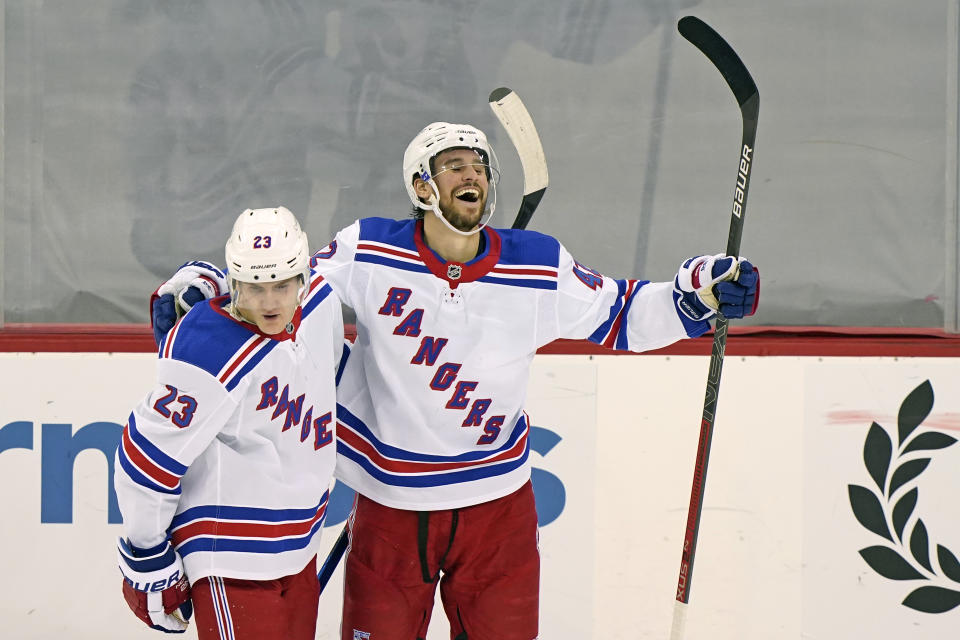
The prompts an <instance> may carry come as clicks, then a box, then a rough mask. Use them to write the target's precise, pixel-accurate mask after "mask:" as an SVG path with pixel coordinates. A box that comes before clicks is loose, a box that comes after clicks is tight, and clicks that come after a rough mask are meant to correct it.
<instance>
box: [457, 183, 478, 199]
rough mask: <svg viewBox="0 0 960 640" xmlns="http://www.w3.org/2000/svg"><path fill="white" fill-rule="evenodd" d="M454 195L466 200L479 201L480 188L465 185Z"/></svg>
mask: <svg viewBox="0 0 960 640" xmlns="http://www.w3.org/2000/svg"><path fill="white" fill-rule="evenodd" d="M453 197H454V198H456V199H457V200H463V201H464V202H477V201H478V200H480V190H479V189H477V188H476V187H465V188H463V189H458V190H457V191H456V192H454V194H453Z"/></svg>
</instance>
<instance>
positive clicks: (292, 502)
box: [114, 207, 343, 640]
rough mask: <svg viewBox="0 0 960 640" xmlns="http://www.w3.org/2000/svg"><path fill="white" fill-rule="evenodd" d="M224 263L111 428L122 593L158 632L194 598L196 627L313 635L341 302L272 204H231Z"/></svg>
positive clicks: (302, 237)
mask: <svg viewBox="0 0 960 640" xmlns="http://www.w3.org/2000/svg"><path fill="white" fill-rule="evenodd" d="M226 260H227V264H228V265H229V267H230V271H229V276H228V277H227V278H226V279H224V278H223V277H222V275H221V274H219V273H218V272H216V271H215V270H211V271H208V272H207V274H206V277H208V278H209V283H212V284H211V286H212V285H213V284H215V285H216V287H217V288H222V289H223V290H224V291H228V292H229V296H226V295H224V296H221V297H216V298H213V299H212V300H209V301H203V302H201V303H198V304H195V305H194V306H193V308H192V309H191V310H190V311H189V313H187V314H186V315H185V316H183V318H182V319H181V320H180V321H179V322H177V324H176V326H174V327H173V329H172V330H171V331H170V332H169V333H168V334H167V335H166V337H165V338H164V339H163V340H162V341H161V343H160V345H159V347H160V349H159V362H158V364H157V385H156V387H155V388H154V389H153V391H151V392H150V393H149V394H148V395H147V397H146V398H145V399H144V400H143V402H141V403H140V404H139V405H138V406H137V407H136V408H135V409H134V410H133V412H132V413H131V414H130V417H129V419H128V421H127V424H126V426H125V427H124V430H123V436H122V440H121V444H120V446H119V448H118V450H117V454H116V458H117V464H116V472H115V475H114V485H115V487H116V491H117V497H118V499H119V503H120V509H121V511H122V513H123V520H124V534H125V536H124V537H122V538H120V540H119V544H118V557H119V565H120V570H121V572H122V574H123V578H124V581H123V595H124V598H125V599H126V601H127V604H128V605H129V606H130V608H131V609H132V610H133V612H134V613H135V614H136V615H137V617H138V618H140V619H141V620H143V621H144V622H145V623H146V624H148V625H150V626H151V627H153V628H154V629H159V630H162V631H167V632H183V631H184V630H186V628H187V625H188V621H189V619H190V616H191V610H193V611H195V612H196V626H197V635H198V637H199V638H200V640H207V639H213V638H218V639H219V638H230V639H237V640H240V639H244V638H246V639H251V640H254V639H255V640H290V639H297V640H312V639H313V637H314V635H315V633H316V618H317V603H318V596H319V588H318V583H317V574H316V568H315V567H316V561H315V558H316V550H317V547H318V545H319V542H320V529H321V526H322V523H323V519H324V515H325V512H326V507H327V498H328V495H329V489H330V483H331V480H332V474H333V468H334V461H335V458H336V456H335V453H334V452H335V446H333V445H334V439H335V415H334V414H335V410H336V405H335V377H336V372H337V369H338V366H339V364H340V357H341V352H342V348H343V346H342V345H343V318H342V311H341V305H340V301H339V299H338V298H337V296H336V295H334V294H333V292H332V291H331V288H330V286H329V285H328V284H327V283H326V282H325V281H324V279H323V277H322V276H320V275H319V274H316V273H312V272H311V270H310V268H309V251H308V246H307V237H306V234H305V233H303V231H301V229H300V225H299V224H298V223H297V220H296V219H295V218H294V216H293V214H291V213H290V211H288V210H287V209H285V208H283V207H277V208H270V209H248V210H247V211H244V212H243V214H241V215H240V217H239V218H238V219H237V221H236V224H235V225H234V227H233V231H232V232H231V234H230V237H229V239H228V240H227V244H226ZM194 267H195V265H194Z"/></svg>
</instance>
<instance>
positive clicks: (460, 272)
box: [413, 220, 500, 289]
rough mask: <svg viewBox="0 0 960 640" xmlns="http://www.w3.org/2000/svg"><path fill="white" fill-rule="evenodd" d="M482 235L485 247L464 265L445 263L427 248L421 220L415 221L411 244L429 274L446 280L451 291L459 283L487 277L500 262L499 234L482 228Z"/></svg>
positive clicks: (488, 228)
mask: <svg viewBox="0 0 960 640" xmlns="http://www.w3.org/2000/svg"><path fill="white" fill-rule="evenodd" d="M480 233H482V234H484V240H486V246H485V247H484V250H483V252H482V253H480V255H478V256H477V257H476V258H474V259H473V260H471V261H470V262H467V263H466V264H464V263H463V262H447V261H446V260H444V259H443V258H441V257H440V256H439V255H437V253H436V252H435V251H434V250H433V249H431V248H430V247H428V246H427V243H426V241H425V240H424V238H423V220H417V226H416V229H414V232H413V242H414V244H416V246H417V252H418V253H419V254H420V258H421V259H422V260H423V263H424V264H425V265H427V269H429V270H430V273H432V274H433V275H435V276H437V277H438V278H440V279H441V280H446V282H447V284H448V285H449V286H450V288H451V289H456V288H457V285H459V284H460V283H461V282H473V281H475V280H479V279H480V278H482V277H483V276H485V275H487V274H488V273H490V272H491V271H493V268H494V267H495V266H497V262H498V261H499V260H500V234H499V233H497V231H496V230H495V229H491V228H490V227H484V228H483V229H481V230H480Z"/></svg>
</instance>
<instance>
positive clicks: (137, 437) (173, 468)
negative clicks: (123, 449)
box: [127, 413, 187, 476]
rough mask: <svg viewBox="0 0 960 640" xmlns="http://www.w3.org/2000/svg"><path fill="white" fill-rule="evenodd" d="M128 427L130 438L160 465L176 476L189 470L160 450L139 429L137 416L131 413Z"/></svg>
mask: <svg viewBox="0 0 960 640" xmlns="http://www.w3.org/2000/svg"><path fill="white" fill-rule="evenodd" d="M127 428H128V430H129V433H130V440H132V441H133V443H134V444H135V445H137V447H138V448H139V449H140V450H141V451H143V453H144V454H145V455H146V456H147V457H148V458H150V460H151V461H153V463H154V464H156V465H157V466H158V467H160V468H161V469H163V470H165V471H169V472H170V473H172V474H173V475H175V476H182V475H183V474H185V473H186V472H187V466H186V465H184V464H180V463H179V462H177V461H176V460H174V459H173V458H171V457H170V456H168V455H167V454H166V453H164V452H163V451H161V450H160V448H158V447H157V446H156V445H154V444H153V443H152V442H150V441H149V440H147V438H146V437H145V436H144V435H143V434H142V433H140V431H139V430H137V420H136V417H135V416H134V415H133V414H132V413H131V414H130V419H129V420H128V422H127Z"/></svg>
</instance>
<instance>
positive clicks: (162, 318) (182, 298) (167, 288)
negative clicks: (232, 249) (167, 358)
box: [150, 260, 229, 344]
mask: <svg viewBox="0 0 960 640" xmlns="http://www.w3.org/2000/svg"><path fill="white" fill-rule="evenodd" d="M225 293H229V288H228V287H227V279H226V277H225V276H224V274H223V272H222V271H220V269H218V268H217V267H215V266H214V265H212V264H210V263H209V262H202V261H199V260H193V261H191V262H187V263H186V264H184V265H183V266H181V267H180V268H179V269H177V272H176V273H175V274H173V277H172V278H170V279H169V280H167V281H166V282H164V283H163V284H162V285H160V288H159V289H157V290H156V292H154V294H153V295H152V296H151V297H150V323H151V325H152V326H153V338H154V340H156V341H157V344H160V341H161V340H162V339H163V337H164V336H165V335H167V332H168V331H170V329H172V328H173V325H175V324H176V323H177V318H179V317H180V316H182V315H183V314H185V313H186V312H187V311H189V310H190V308H191V307H193V305H195V304H197V303H198V302H200V301H201V300H207V299H209V298H216V297H217V296H222V295H224V294H225Z"/></svg>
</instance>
